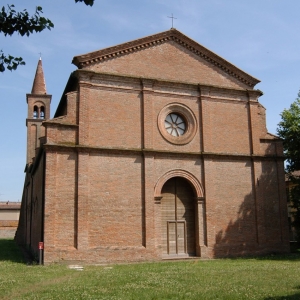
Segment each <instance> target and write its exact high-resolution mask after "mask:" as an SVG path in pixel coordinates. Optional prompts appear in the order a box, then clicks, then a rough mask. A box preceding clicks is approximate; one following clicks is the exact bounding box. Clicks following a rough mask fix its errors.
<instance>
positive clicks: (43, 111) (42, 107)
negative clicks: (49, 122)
mask: <svg viewBox="0 0 300 300" xmlns="http://www.w3.org/2000/svg"><path fill="white" fill-rule="evenodd" d="M40 109H41V111H40V118H41V119H45V108H44V106H41V108H40Z"/></svg>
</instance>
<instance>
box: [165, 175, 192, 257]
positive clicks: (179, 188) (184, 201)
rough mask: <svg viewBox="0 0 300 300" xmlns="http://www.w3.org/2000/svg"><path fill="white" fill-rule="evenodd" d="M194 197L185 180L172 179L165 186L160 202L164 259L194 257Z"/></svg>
mask: <svg viewBox="0 0 300 300" xmlns="http://www.w3.org/2000/svg"><path fill="white" fill-rule="evenodd" d="M194 198H195V197H194V192H193V189H192V187H191V186H190V184H189V182H188V181H187V180H186V179H184V178H180V177H174V178H171V179H169V180H168V181H167V182H166V183H165V185H164V186H163V189H162V199H161V230H162V231H161V235H162V247H163V256H194V255H195V253H196V251H195V249H196V239H195V236H196V230H195V216H196V214H195V210H196V205H195V201H194Z"/></svg>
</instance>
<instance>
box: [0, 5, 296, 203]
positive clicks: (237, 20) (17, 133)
mask: <svg viewBox="0 0 300 300" xmlns="http://www.w3.org/2000/svg"><path fill="white" fill-rule="evenodd" d="M10 3H11V2H7V1H1V4H2V5H6V4H10ZM12 3H14V4H15V6H16V9H18V10H23V9H25V8H26V9H27V10H28V11H29V12H30V13H33V12H34V10H35V6H36V5H40V6H42V7H43V12H44V14H43V16H45V17H47V18H50V19H51V20H52V21H53V23H54V25H55V27H54V28H53V29H52V30H51V31H48V30H47V31H44V32H42V33H38V34H34V35H32V36H30V37H21V36H18V35H14V36H12V37H4V36H0V45H1V49H2V50H3V51H4V52H5V53H7V54H11V55H14V56H22V57H23V59H24V60H25V61H26V66H23V67H20V68H19V69H18V70H17V71H14V72H10V71H6V72H4V73H2V74H1V73H0V103H1V106H0V122H1V123H0V124H1V125H0V141H1V142H0V143H1V144H0V151H1V152H0V154H1V155H0V166H1V172H0V201H7V200H9V201H18V200H21V198H22V189H23V183H24V167H25V163H26V123H25V120H26V117H27V104H26V93H30V92H31V88H32V83H33V78H34V75H35V70H36V66H37V62H38V59H39V53H40V52H41V53H42V60H43V68H44V73H45V78H46V85H47V92H48V94H51V95H52V104H51V116H53V114H54V112H55V110H56V107H57V104H58V101H59V100H60V97H61V94H62V92H63V90H64V87H65V85H66V82H67V80H68V77H69V75H70V73H71V72H72V71H73V70H75V69H76V68H75V66H74V65H72V64H71V61H72V58H73V57H74V56H75V55H79V54H84V53H87V52H91V51H94V50H98V49H102V48H105V47H109V46H113V45H116V44H121V43H123V42H126V41H130V40H134V39H137V38H141V37H144V36H147V35H151V34H155V33H158V32H162V31H165V30H169V29H170V28H171V19H170V18H168V16H171V14H172V13H173V14H174V17H176V18H177V19H175V20H174V27H175V28H176V29H178V30H179V31H181V32H182V33H184V34H185V35H187V36H189V37H190V38H192V39H193V40H195V41H197V42H198V43H199V44H201V45H203V46H204V47H206V48H208V49H210V50H212V51H213V52H215V53H216V54H218V55H220V56H221V57H223V58H225V59H226V60H228V61H229V62H231V63H233V64H234V65H236V66H237V67H239V68H240V69H242V70H243V71H245V72H247V73H249V74H250V75H252V76H254V77H256V78H258V79H260V80H261V83H259V84H258V85H256V88H257V89H260V90H262V91H263V92H264V95H263V96H262V97H261V98H260V102H261V103H262V104H263V105H264V107H265V108H266V109H267V128H268V130H269V132H271V133H276V128H277V124H278V122H279V121H280V113H281V112H282V111H283V109H284V108H288V107H289V106H290V104H291V103H292V102H293V101H294V100H295V98H296V97H297V93H298V90H299V89H300V81H299V77H300V76H299V70H300V34H299V32H300V18H299V11H300V1H299V0H288V1H284V0H251V1H249V0H115V1H111V0H95V4H94V6H93V7H87V6H85V5H83V4H81V3H77V4H75V3H74V0H63V1H62V0H51V1H50V0H43V1H41V0H39V1H38V0H36V1H34V0H29V1H24V0H15V1H12ZM25 3H26V4H25Z"/></svg>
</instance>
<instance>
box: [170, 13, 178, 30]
mask: <svg viewBox="0 0 300 300" xmlns="http://www.w3.org/2000/svg"><path fill="white" fill-rule="evenodd" d="M168 18H170V19H172V27H171V28H174V27H173V21H174V19H176V20H177V18H175V17H173V13H172V17H169V16H168Z"/></svg>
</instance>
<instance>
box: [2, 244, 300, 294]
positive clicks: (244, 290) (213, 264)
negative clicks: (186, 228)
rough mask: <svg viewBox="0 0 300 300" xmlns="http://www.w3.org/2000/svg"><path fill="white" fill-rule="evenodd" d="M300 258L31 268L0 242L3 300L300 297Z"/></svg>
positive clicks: (18, 254) (272, 257)
mask: <svg viewBox="0 0 300 300" xmlns="http://www.w3.org/2000/svg"><path fill="white" fill-rule="evenodd" d="M299 275H300V254H291V255H286V256H271V257H265V258H257V259H253V258H251V259H250V258H249V259H218V260H196V261H176V262H174V261H173V262H160V263H139V264H125V265H107V266H84V269H83V271H78V270H72V269H69V268H68V267H67V266H66V265H58V264H53V265H50V266H38V265H32V266H27V265H26V264H25V263H24V262H23V261H22V257H21V253H20V252H19V250H18V249H17V247H16V246H15V244H14V241H12V240H0V299H14V300H15V299H39V300H40V299H47V300H50V299H230V300H233V299H239V300H240V299H265V300H271V299H277V300H279V299H280V300H283V299H300V276H299Z"/></svg>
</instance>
